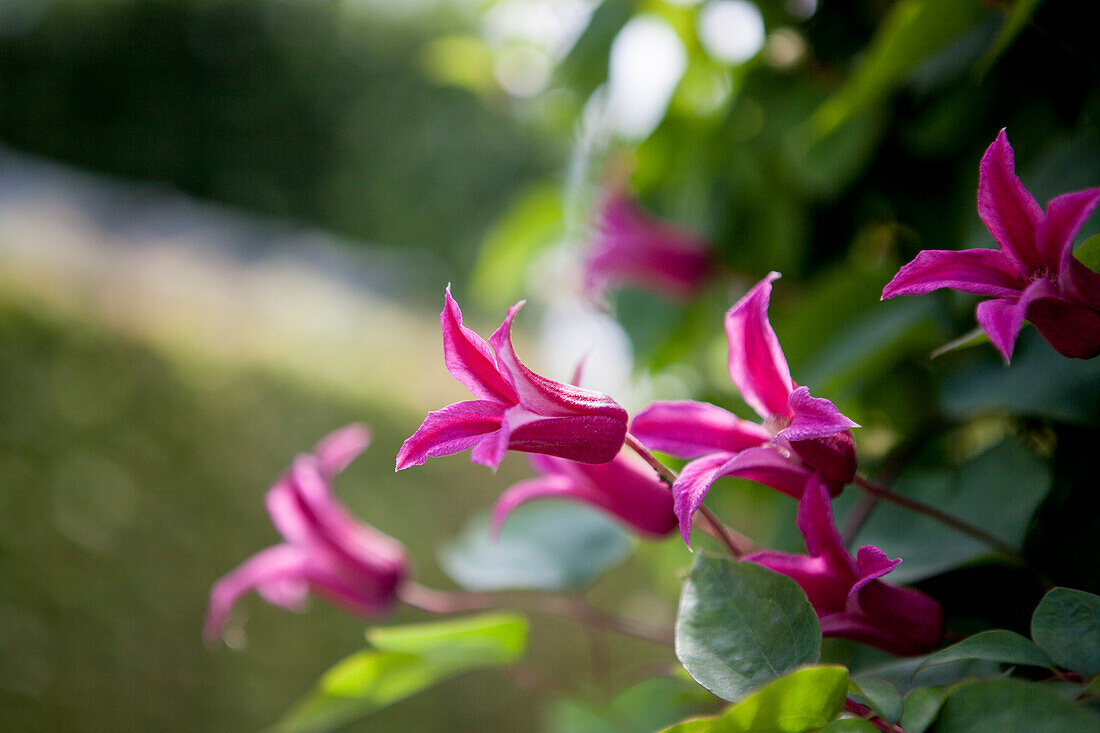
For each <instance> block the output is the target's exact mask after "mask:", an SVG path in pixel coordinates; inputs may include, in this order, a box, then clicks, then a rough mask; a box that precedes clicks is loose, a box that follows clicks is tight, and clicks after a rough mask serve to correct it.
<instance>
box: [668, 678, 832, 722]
mask: <svg viewBox="0 0 1100 733" xmlns="http://www.w3.org/2000/svg"><path fill="white" fill-rule="evenodd" d="M847 692H848V670H847V669H846V668H844V667H841V666H836V665H828V666H824V665H823V666H814V667H804V668H802V669H798V670H795V671H794V672H791V673H790V674H788V675H786V676H784V677H780V678H779V679H777V680H773V681H772V682H770V683H768V684H767V685H766V686H765V687H764V688H762V689H760V690H758V691H757V692H754V693H753V694H751V695H749V696H748V697H746V698H745V699H744V700H742V701H741V702H739V703H737V704H736V705H734V706H733V707H732V708H730V709H729V710H727V711H726V712H724V713H722V714H721V715H718V716H715V717H713V718H705V719H696V720H689V721H684V722H683V723H680V724H679V725H676V726H673V727H672V728H669V729H667V731H666V733H668V731H675V732H676V733H695V731H706V732H707V733H803V732H804V731H810V730H817V729H818V728H820V727H821V726H823V725H825V724H826V723H828V722H829V721H830V720H832V719H833V718H835V717H836V716H837V713H839V712H840V710H841V708H843V707H844V698H845V697H846V696H847Z"/></svg>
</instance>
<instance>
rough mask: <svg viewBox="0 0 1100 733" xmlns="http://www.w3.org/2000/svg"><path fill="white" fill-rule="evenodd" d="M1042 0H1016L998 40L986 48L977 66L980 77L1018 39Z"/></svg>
mask: <svg viewBox="0 0 1100 733" xmlns="http://www.w3.org/2000/svg"><path fill="white" fill-rule="evenodd" d="M1042 2H1043V0H1016V1H1015V2H1014V3H1013V4H1012V10H1010V11H1009V12H1008V17H1007V18H1005V22H1004V25H1002V26H1001V30H1000V32H999V33H998V34H997V38H996V40H994V41H993V45H991V46H990V47H989V48H988V49H986V52H985V54H984V55H983V56H982V58H981V60H980V61H979V62H978V63H977V65H976V66H975V73H976V74H977V75H978V76H979V77H980V76H984V75H985V73H986V72H987V71H988V70H989V68H990V67H991V66H993V64H994V63H996V61H997V59H998V58H1000V56H1001V54H1002V53H1004V52H1005V49H1007V48H1008V47H1009V46H1010V45H1011V44H1012V42H1013V41H1014V40H1016V36H1018V35H1020V31H1022V30H1023V29H1024V26H1026V25H1027V22H1028V21H1029V20H1031V16H1032V15H1034V14H1035V11H1036V10H1038V9H1039V5H1040V4H1041V3H1042Z"/></svg>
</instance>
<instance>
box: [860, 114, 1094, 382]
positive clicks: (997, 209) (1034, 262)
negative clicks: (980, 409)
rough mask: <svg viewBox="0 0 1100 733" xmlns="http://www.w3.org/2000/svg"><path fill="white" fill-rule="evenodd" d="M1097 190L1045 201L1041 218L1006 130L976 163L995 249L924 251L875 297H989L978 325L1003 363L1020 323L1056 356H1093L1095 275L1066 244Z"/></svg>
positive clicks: (1009, 355) (981, 208)
mask: <svg viewBox="0 0 1100 733" xmlns="http://www.w3.org/2000/svg"><path fill="white" fill-rule="evenodd" d="M1098 200H1100V188H1090V189H1087V190H1085V191H1077V192H1076V193H1067V194H1063V195H1061V196H1058V197H1057V198H1055V199H1052V200H1051V201H1050V203H1048V204H1047V210H1046V213H1043V210H1042V208H1040V207H1039V204H1038V202H1036V201H1035V199H1034V198H1033V197H1032V195H1031V194H1030V193H1028V191H1027V189H1026V188H1024V185H1023V183H1021V182H1020V179H1019V178H1017V177H1016V170H1015V161H1014V158H1013V153H1012V146H1010V145H1009V144H1008V137H1007V136H1006V135H1005V131H1004V130H1001V132H1000V134H998V135H997V139H996V140H994V141H993V144H992V145H990V146H989V149H988V150H986V152H985V156H984V157H982V163H981V168H980V177H979V181H978V214H979V215H980V216H981V218H982V221H983V222H985V225H986V228H988V229H989V233H990V234H992V235H993V239H994V240H995V241H996V242H997V245H998V246H999V247H1000V250H999V251H998V250H994V249H966V250H961V251H954V250H936V249H932V250H925V251H923V252H921V253H920V254H918V255H917V257H916V259H914V260H913V261H912V262H910V263H909V264H908V265H906V266H905V267H903V268H901V270H900V271H898V274H897V275H895V276H894V279H893V280H891V281H890V282H889V284H887V286H886V287H885V288H884V289H883V291H882V297H883V299H886V298H893V297H894V296H895V295H923V294H924V293H928V292H931V291H932V290H936V289H938V288H951V289H952V290H958V291H960V292H964V293H974V294H975V295H985V296H989V297H990V298H991V299H990V300H986V301H983V302H981V303H979V304H978V310H977V319H978V323H979V324H980V325H981V327H982V328H983V329H985V332H986V333H987V334H989V339H990V341H992V342H993V345H994V346H996V347H997V350H998V351H1000V352H1001V355H1002V356H1003V357H1004V360H1005V362H1006V363H1007V362H1008V361H1009V359H1011V358H1012V350H1013V347H1014V346H1015V345H1016V337H1017V336H1018V335H1019V333H1020V329H1021V328H1022V327H1023V324H1024V319H1027V320H1029V321H1031V322H1032V323H1033V324H1034V325H1035V327H1036V328H1037V329H1039V333H1041V334H1042V335H1043V338H1045V339H1046V340H1047V341H1049V342H1050V345H1051V346H1053V347H1054V349H1055V350H1056V351H1057V352H1058V353H1059V354H1062V355H1063V356H1069V357H1074V358H1078V359H1090V358H1092V357H1094V356H1096V355H1097V354H1100V274H1097V273H1095V272H1093V271H1092V270H1090V269H1088V268H1087V267H1085V266H1084V265H1082V264H1081V263H1080V261H1078V260H1077V258H1075V257H1074V256H1073V240H1074V237H1076V236H1077V232H1079V231H1080V230H1081V227H1082V226H1083V225H1084V223H1085V221H1086V220H1087V219H1088V217H1089V215H1090V214H1091V213H1092V210H1093V209H1094V208H1095V207H1096V203H1097V201H1098Z"/></svg>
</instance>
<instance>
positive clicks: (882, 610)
mask: <svg viewBox="0 0 1100 733" xmlns="http://www.w3.org/2000/svg"><path fill="white" fill-rule="evenodd" d="M857 602H858V610H859V612H860V613H861V614H862V615H863V616H864V617H866V618H867V619H869V621H870V622H871V623H873V624H874V626H875V627H877V628H878V629H880V630H881V632H882V634H883V636H882V637H880V638H879V639H878V640H877V641H878V643H876V646H879V647H880V648H882V649H885V650H886V651H889V652H892V653H894V654H902V655H909V654H921V653H923V652H927V651H930V650H932V649H935V648H936V646H937V645H938V644H939V642H940V639H941V638H942V637H943V609H942V608H941V607H940V604H939V603H936V601H935V600H933V599H932V598H930V597H928V596H927V595H925V594H924V593H921V592H920V591H918V590H914V589H912V588H899V587H898V586H896V585H890V584H889V583H884V582H882V581H875V582H872V583H868V584H867V585H866V586H864V587H863V589H862V590H860V592H859V594H858V596H857ZM855 607H856V606H855V605H853V606H852V607H851V608H852V609H853V610H854V609H855ZM822 628H823V629H824V623H823V624H822ZM848 638H852V637H848ZM872 643H873V642H872Z"/></svg>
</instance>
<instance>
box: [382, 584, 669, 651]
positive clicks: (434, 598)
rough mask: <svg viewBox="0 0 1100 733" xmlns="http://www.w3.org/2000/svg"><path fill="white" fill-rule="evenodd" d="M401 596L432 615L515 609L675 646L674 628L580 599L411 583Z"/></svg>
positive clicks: (400, 592)
mask: <svg viewBox="0 0 1100 733" xmlns="http://www.w3.org/2000/svg"><path fill="white" fill-rule="evenodd" d="M398 596H399V597H400V598H401V600H402V601H404V602H405V603H407V604H408V605H410V606H413V607H414V608H419V609H420V610H422V611H428V612H430V613H437V614H444V615H449V614H455V613H463V612H465V611H481V610H490V609H496V608H505V607H514V608H520V609H523V610H525V611H538V612H541V613H548V614H551V615H554V616H561V617H563V618H570V619H573V620H574V621H580V622H581V623H585V624H588V625H589V626H593V627H595V628H598V629H602V630H604V631H611V632H614V633H616V634H621V635H622V636H630V637H633V638H635V639H643V640H645V641H651V642H653V643H655V644H661V645H663V646H673V633H672V629H668V628H665V627H663V626H656V625H654V624H650V623H647V622H645V621H639V620H636V619H631V618H625V617H623V616H619V615H617V614H614V613H611V612H610V611H605V610H604V609H602V608H600V607H599V606H594V605H592V604H591V603H589V602H588V601H586V600H585V599H584V598H581V597H580V596H567V595H554V594H549V593H531V594H519V593H473V592H467V591H454V592H447V591H440V590H435V589H433V588H428V587H426V586H423V585H420V584H419V583H415V582H412V581H410V582H407V583H405V584H404V585H402V586H401V588H400V589H399V591H398Z"/></svg>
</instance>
